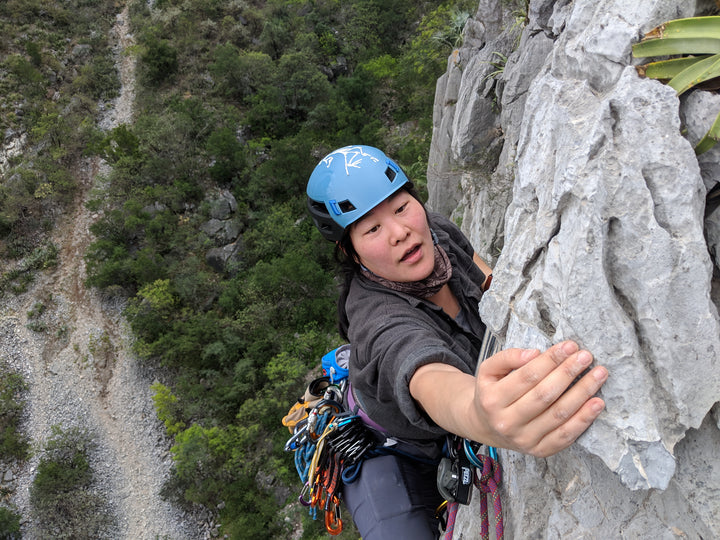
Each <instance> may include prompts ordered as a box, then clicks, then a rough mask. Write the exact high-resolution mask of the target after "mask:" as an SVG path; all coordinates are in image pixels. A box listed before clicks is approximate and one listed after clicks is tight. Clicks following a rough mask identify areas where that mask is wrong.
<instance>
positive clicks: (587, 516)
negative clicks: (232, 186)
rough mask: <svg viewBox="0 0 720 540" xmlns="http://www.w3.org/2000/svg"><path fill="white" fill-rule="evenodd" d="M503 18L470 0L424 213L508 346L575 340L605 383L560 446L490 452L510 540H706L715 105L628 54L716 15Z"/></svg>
mask: <svg viewBox="0 0 720 540" xmlns="http://www.w3.org/2000/svg"><path fill="white" fill-rule="evenodd" d="M510 4H511V3H509V2H507V1H503V0H482V1H481V2H480V4H479V8H478V11H477V14H476V15H475V17H474V19H473V22H472V23H471V24H470V25H468V27H467V28H466V31H467V32H468V33H469V34H470V35H469V39H466V42H465V45H464V46H463V48H461V49H459V50H458V51H456V52H454V53H453V55H452V56H451V58H450V61H449V63H448V71H447V73H446V74H445V75H444V76H443V77H442V78H441V79H440V80H439V81H438V85H437V93H436V100H435V111H434V131H433V144H432V149H431V153H430V164H429V167H428V180H429V186H428V188H429V193H430V198H429V201H428V204H429V206H430V207H431V208H433V209H435V210H438V211H440V212H444V213H446V214H447V215H452V217H453V218H454V219H456V221H458V222H459V223H461V226H462V228H463V230H464V231H465V232H466V233H467V234H468V236H469V237H470V239H471V241H472V242H473V244H474V246H475V248H476V250H477V251H478V253H480V254H481V256H483V257H484V258H486V259H487V260H489V261H490V262H491V263H493V264H494V281H493V286H492V287H491V289H490V291H489V292H488V293H487V294H486V295H485V297H484V298H483V301H482V303H481V305H480V311H481V314H482V316H483V318H484V320H485V321H486V322H487V324H488V325H489V326H490V327H491V329H492V330H494V331H495V332H496V333H497V334H498V336H500V338H502V339H504V343H505V346H508V347H538V348H541V349H544V348H546V347H547V346H549V345H550V344H552V343H554V342H557V341H561V340H563V339H574V340H576V341H578V342H579V343H580V344H581V345H582V346H583V347H585V348H587V349H589V350H591V351H592V352H593V354H594V355H595V358H596V361H597V363H599V364H602V365H604V366H606V367H607V368H608V370H609V372H610V378H609V380H608V382H607V383H606V384H605V386H604V387H603V389H602V392H601V395H602V397H603V398H604V399H605V401H606V410H605V412H603V414H602V415H601V417H600V418H599V419H598V421H596V422H595V423H594V424H593V426H592V427H591V428H590V429H589V430H588V431H587V432H586V433H585V434H584V435H583V436H582V437H581V438H580V439H579V440H578V442H577V443H576V444H575V445H573V447H571V448H570V449H568V450H566V451H564V452H561V453H560V454H558V455H556V456H553V457H551V458H549V459H535V458H531V457H527V456H522V455H520V454H516V453H512V452H505V451H501V461H502V464H503V467H504V484H503V486H504V487H503V503H504V510H505V531H506V538H676V537H686V538H717V537H720V517H718V516H720V497H718V495H719V491H720V460H719V459H718V456H720V454H718V450H717V449H718V448H719V447H720V446H719V443H720V430H719V426H718V416H720V414H718V411H720V406H717V405H715V404H716V403H717V402H719V401H720V370H719V369H718V368H719V367H720V366H719V359H720V320H719V318H718V308H717V305H718V296H719V295H718V287H717V283H718V275H720V270H719V268H718V265H720V249H719V246H718V244H720V210H718V203H720V200H718V201H716V198H715V196H714V195H715V192H713V191H712V190H713V188H714V187H715V185H716V184H717V183H718V181H719V180H720V174H718V171H719V169H720V147H718V148H714V149H713V150H711V151H710V152H707V153H706V154H703V155H701V156H696V155H695V153H694V151H693V144H695V143H696V142H697V141H698V140H699V139H700V138H701V137H702V135H703V134H704V133H705V131H707V129H708V128H709V126H710V124H711V123H712V121H713V120H714V119H715V117H716V116H717V114H718V111H719V110H720V96H719V95H717V94H716V93H713V92H707V91H699V90H696V91H692V92H690V93H689V94H688V95H687V96H683V97H682V99H678V97H677V96H676V94H675V92H674V91H673V90H672V89H671V88H669V87H667V86H665V85H663V84H662V83H660V82H658V81H653V80H649V79H642V78H640V77H639V76H638V74H637V72H636V70H635V68H634V65H637V64H639V63H642V61H641V60H639V59H634V58H633V57H632V54H631V46H632V44H633V43H634V42H637V41H638V40H639V39H640V38H641V36H642V34H643V33H644V32H646V31H648V30H650V29H652V28H653V27H655V26H657V25H658V24H660V23H662V22H665V21H667V20H671V19H675V18H682V17H691V16H695V15H703V14H707V13H709V11H710V10H711V9H712V8H714V7H715V5H714V3H713V2H708V1H699V0H698V1H687V0H686V1H679V0H592V1H591V0H575V1H570V0H560V1H552V0H531V1H530V4H529V8H528V12H527V15H528V17H527V20H526V24H524V25H523V24H518V12H517V8H518V7H520V6H519V5H518V6H513V5H510ZM521 22H522V21H521ZM500 55H502V57H507V62H506V63H505V65H504V68H503V69H502V71H500V70H498V68H497V66H496V65H493V64H492V63H491V62H495V61H496V59H498V58H500ZM714 274H715V276H716V277H715V280H713V275H714ZM714 283H715V285H716V286H715V288H714V289H713V284H714ZM479 498H480V493H477V492H476V497H475V499H476V501H474V502H473V504H472V505H471V506H469V507H464V508H463V509H462V510H461V512H460V516H459V521H458V525H457V526H456V530H455V535H456V538H459V537H460V536H459V535H464V534H467V535H472V534H476V533H477V529H478V528H479V511H478V501H479Z"/></svg>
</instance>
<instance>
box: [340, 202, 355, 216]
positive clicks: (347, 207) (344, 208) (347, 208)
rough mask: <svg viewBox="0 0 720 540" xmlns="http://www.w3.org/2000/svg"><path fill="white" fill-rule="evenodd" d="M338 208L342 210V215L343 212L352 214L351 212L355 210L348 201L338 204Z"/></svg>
mask: <svg viewBox="0 0 720 540" xmlns="http://www.w3.org/2000/svg"><path fill="white" fill-rule="evenodd" d="M338 206H339V207H340V210H342V213H343V214H344V213H345V212H352V211H353V210H355V205H354V204H353V203H351V202H350V201H348V200H345V201H343V202H341V203H338Z"/></svg>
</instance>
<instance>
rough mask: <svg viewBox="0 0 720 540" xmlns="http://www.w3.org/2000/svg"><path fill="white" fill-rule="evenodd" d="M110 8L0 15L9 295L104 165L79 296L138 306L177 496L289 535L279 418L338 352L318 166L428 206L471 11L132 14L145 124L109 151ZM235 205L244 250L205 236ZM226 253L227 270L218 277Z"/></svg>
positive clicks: (114, 88) (244, 526)
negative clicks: (363, 165)
mask: <svg viewBox="0 0 720 540" xmlns="http://www.w3.org/2000/svg"><path fill="white" fill-rule="evenodd" d="M118 7H119V6H118V5H117V3H116V2H112V1H107V2H96V1H91V0H74V1H71V2H62V3H60V2H50V3H48V2H44V1H41V0H9V1H8V2H5V3H3V4H2V5H0V19H1V22H2V25H3V30H4V32H3V35H2V38H0V39H2V41H1V42H0V47H1V48H2V51H3V55H4V57H5V61H4V67H5V70H6V75H5V76H4V77H3V78H2V80H1V81H0V82H1V83H2V85H3V90H4V91H3V95H4V97H3V98H2V99H3V101H2V104H0V106H2V108H3V114H2V128H3V131H4V132H5V134H6V140H7V139H8V138H13V137H14V138H15V139H18V140H19V139H20V137H21V135H23V134H24V136H25V137H26V139H25V144H24V148H25V150H24V151H23V153H22V155H18V156H16V157H15V158H13V160H12V161H11V163H9V164H8V166H7V168H6V169H5V170H3V171H2V174H3V176H2V185H1V186H0V250H1V253H0V256H1V257H2V258H3V259H5V260H8V261H11V260H12V261H15V264H14V266H13V268H14V269H13V270H12V271H11V270H9V268H10V266H7V268H8V270H3V274H2V276H1V277H2V280H0V286H2V292H4V293H5V294H11V293H12V291H13V290H15V291H20V290H22V284H23V280H25V281H29V280H30V279H32V273H33V272H34V271H37V270H38V269H41V268H42V267H43V266H44V265H47V264H51V263H52V253H53V252H52V249H51V248H52V246H50V245H48V244H47V240H46V238H47V237H48V234H47V233H48V231H49V230H51V228H52V224H53V216H54V215H56V214H59V213H60V212H62V209H63V208H64V205H67V204H68V203H69V201H70V200H71V198H72V196H73V192H74V189H75V185H74V177H73V167H74V166H75V165H76V164H77V162H78V160H79V159H81V158H82V156H83V155H101V156H102V157H104V159H105V160H106V161H107V162H108V163H109V164H110V165H111V166H112V169H111V172H110V173H109V174H108V175H107V178H105V181H104V183H103V186H102V187H101V189H98V192H97V197H96V198H95V199H94V200H93V201H91V202H90V203H89V207H90V209H91V210H92V211H93V212H95V213H96V214H97V215H98V216H99V219H98V220H97V222H96V223H95V224H94V225H93V226H92V232H93V233H94V235H95V238H96V240H95V241H94V242H93V244H92V245H91V246H90V248H89V250H88V252H87V254H86V257H85V260H86V264H87V271H88V285H89V286H93V287H97V288H98V289H100V290H101V291H103V294H104V295H105V296H106V297H119V298H122V299H123V300H124V301H126V305H127V307H126V316H127V318H128V320H129V322H130V325H131V328H132V331H133V332H134V334H135V337H136V341H135V350H136V353H137V354H138V355H140V356H141V357H142V358H144V359H145V361H147V362H152V363H158V364H161V365H163V366H164V367H165V368H167V369H168V370H169V371H170V372H171V373H173V374H174V375H173V378H172V380H173V383H172V384H171V385H162V384H159V383H158V384H156V385H155V387H154V390H155V392H156V394H155V403H156V408H157V412H158V415H159V417H160V418H161V420H162V421H163V422H164V423H165V426H166V428H167V432H168V434H169V435H171V436H172V437H173V438H174V446H173V449H172V452H173V456H174V462H175V476H174V480H173V481H172V482H171V483H170V484H168V486H167V488H166V493H167V496H168V497H172V498H175V499H177V500H179V501H182V502H185V503H199V504H202V505H206V506H208V507H211V508H217V509H219V511H220V518H219V521H220V522H221V523H222V528H221V532H222V533H224V534H227V535H228V536H229V537H231V538H250V537H262V538H266V537H285V536H287V535H288V531H287V530H286V528H288V527H290V526H291V525H288V524H287V523H286V522H285V521H284V519H283V515H282V514H281V513H280V512H279V510H280V509H281V508H283V507H285V505H286V503H287V502H291V501H292V500H293V499H294V498H295V496H296V492H297V489H298V487H299V486H298V480H297V475H296V473H295V470H294V468H293V464H292V459H291V456H289V455H287V454H285V453H284V452H283V450H282V447H283V444H284V442H285V439H286V436H287V431H286V430H285V429H284V428H282V426H281V425H280V419H281V417H282V416H283V415H284V414H285V413H286V412H287V410H288V408H289V407H290V405H291V404H292V403H293V402H294V401H295V399H296V398H297V396H298V395H300V394H301V393H302V391H303V387H304V384H305V383H306V381H307V379H308V377H309V376H310V374H312V373H317V371H318V368H317V366H318V364H319V358H320V356H321V355H322V354H323V353H325V352H326V351H327V350H329V349H330V348H332V347H333V346H335V345H337V343H338V339H339V338H338V337H337V334H336V332H335V304H334V303H335V298H336V294H337V292H336V281H335V279H334V261H333V256H332V249H331V247H332V246H330V245H329V244H328V243H327V242H325V241H324V240H323V239H322V238H321V237H320V235H319V234H318V233H317V232H316V231H315V229H314V227H313V226H312V223H311V221H310V220H309V219H308V218H307V217H306V213H305V196H304V189H305V184H306V182H307V178H308V176H309V174H310V172H311V171H312V169H313V167H314V165H315V164H316V162H317V161H318V160H319V159H320V158H322V157H323V156H324V155H325V154H326V153H327V152H328V151H330V150H332V149H333V148H335V147H338V146H341V145H345V144H351V143H357V142H363V143H364V144H372V145H376V146H379V147H381V148H385V149H387V151H388V152H389V153H390V154H391V155H393V156H394V157H395V158H397V160H398V161H399V162H400V163H401V164H402V165H403V167H404V168H405V169H406V171H407V172H408V174H409V175H410V176H411V177H412V178H413V179H414V180H415V181H416V182H417V183H418V184H419V185H420V186H421V187H422V185H423V183H424V173H425V169H426V161H425V160H426V156H427V154H428V147H429V144H430V136H431V114H432V102H433V97H434V86H435V81H436V79H437V77H438V76H439V75H440V74H441V73H442V72H443V70H444V69H445V64H446V59H447V56H448V54H449V52H450V50H451V46H453V45H454V44H456V43H457V42H458V40H459V39H460V29H461V28H462V22H463V21H464V17H465V15H463V14H464V13H467V12H469V11H471V10H472V9H473V8H474V7H475V3H473V2H440V1H431V2H419V3H418V2H411V1H409V0H400V1H393V2H391V1H388V0H352V1H344V2H340V1H333V0H326V1H323V0H319V1H312V0H286V1H279V0H275V1H270V2H252V1H242V0H231V1H227V0H223V1H220V0H156V1H155V2H146V1H144V0H143V1H135V2H131V3H130V7H131V11H130V13H131V17H132V31H133V34H134V36H135V41H136V43H137V45H136V46H135V48H134V50H133V51H132V52H133V54H134V55H135V56H136V58H137V59H138V65H137V74H138V81H137V86H136V103H135V119H134V122H133V123H132V124H127V125H120V126H118V127H116V128H114V129H112V130H110V131H103V130H101V129H100V128H99V127H98V126H97V125H96V123H95V119H96V118H97V114H98V109H99V108H102V107H103V106H104V104H105V103H106V102H107V101H108V100H111V99H112V98H113V97H114V96H115V95H117V92H118V89H119V82H118V79H117V74H116V71H115V67H114V65H113V60H112V56H111V54H110V51H109V48H108V44H107V43H106V42H105V36H106V34H107V29H108V27H109V26H110V25H112V22H113V20H114V17H115V15H116V13H117V10H118ZM67 85H69V87H68V88H66V87H65V86H67ZM228 194H231V195H232V197H229V196H228ZM228 200H232V204H231V205H230V206H231V211H230V212H229V213H226V214H225V215H223V216H222V222H223V227H225V230H228V228H229V229H230V230H232V231H233V233H232V235H230V237H227V236H222V235H220V236H218V235H217V234H215V233H212V232H210V229H209V228H208V226H207V225H208V223H210V222H212V220H213V219H215V220H216V221H218V220H217V219H216V216H217V215H218V213H217V210H218V205H219V204H220V203H222V202H223V201H228ZM227 246H230V247H227ZM222 247H227V249H229V250H231V251H232V257H230V258H229V259H228V260H226V261H224V264H223V265H221V266H220V267H218V266H217V265H216V266H214V267H213V266H211V265H209V264H208V260H207V259H206V255H207V254H208V253H209V252H211V251H212V250H214V249H215V250H217V248H222ZM33 254H35V255H34V256H35V258H33V257H32V256H31V255H33ZM34 260H39V261H40V262H37V263H36V264H34V265H29V264H28V262H27V261H34ZM261 479H265V481H261ZM268 479H269V480H268ZM270 484H272V485H273V486H274V488H275V489H268V485H270ZM282 485H290V486H291V487H292V491H287V490H285V491H283V490H281V489H277V488H278V487H279V486H282ZM287 493H290V497H289V499H288V500H287V501H286V500H284V496H287ZM303 513H304V511H303ZM297 519H298V518H297V516H291V518H290V520H289V521H290V522H293V521H295V520H297ZM305 520H306V521H308V520H307V517H305ZM304 530H305V533H304V538H311V537H313V536H314V535H317V534H318V533H319V531H320V530H321V529H320V527H319V525H310V524H309V523H306V524H305V528H304Z"/></svg>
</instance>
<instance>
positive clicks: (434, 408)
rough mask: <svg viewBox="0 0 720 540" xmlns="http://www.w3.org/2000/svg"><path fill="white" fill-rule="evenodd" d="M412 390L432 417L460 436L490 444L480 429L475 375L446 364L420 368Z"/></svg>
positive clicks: (414, 378)
mask: <svg viewBox="0 0 720 540" xmlns="http://www.w3.org/2000/svg"><path fill="white" fill-rule="evenodd" d="M410 394H411V395H412V396H413V398H415V400H416V401H417V402H418V403H419V404H420V406H421V407H422V408H423V409H424V410H425V412H426V413H427V414H428V416H430V418H432V420H433V421H434V422H435V423H436V424H437V425H439V426H440V427H442V428H443V429H445V430H447V431H449V432H450V433H455V434H456V435H460V436H461V437H465V438H468V439H471V440H475V441H478V442H483V443H486V444H491V443H489V442H488V441H487V440H481V439H482V438H485V439H487V437H483V436H482V434H481V433H478V431H479V424H480V422H478V419H477V418H476V416H477V413H476V411H475V408H474V406H473V399H474V395H475V377H473V376H472V375H468V374H467V373H463V372H462V371H460V370H458V369H456V368H454V367H452V366H448V365H445V364H429V365H427V366H423V367H422V368H420V369H419V370H418V371H417V372H416V374H415V376H414V377H413V378H412V379H411V381H410Z"/></svg>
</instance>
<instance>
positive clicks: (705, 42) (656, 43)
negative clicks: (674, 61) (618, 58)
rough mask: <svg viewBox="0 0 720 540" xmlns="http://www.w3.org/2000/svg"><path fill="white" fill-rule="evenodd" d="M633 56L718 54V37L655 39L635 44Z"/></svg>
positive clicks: (719, 48) (719, 49)
mask: <svg viewBox="0 0 720 540" xmlns="http://www.w3.org/2000/svg"><path fill="white" fill-rule="evenodd" d="M632 49H633V56H635V57H645V56H667V55H674V54H718V53H720V37H717V38H710V37H676V38H671V39H668V38H657V39H649V40H647V41H641V42H640V43H635V44H634V45H633V47H632Z"/></svg>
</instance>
